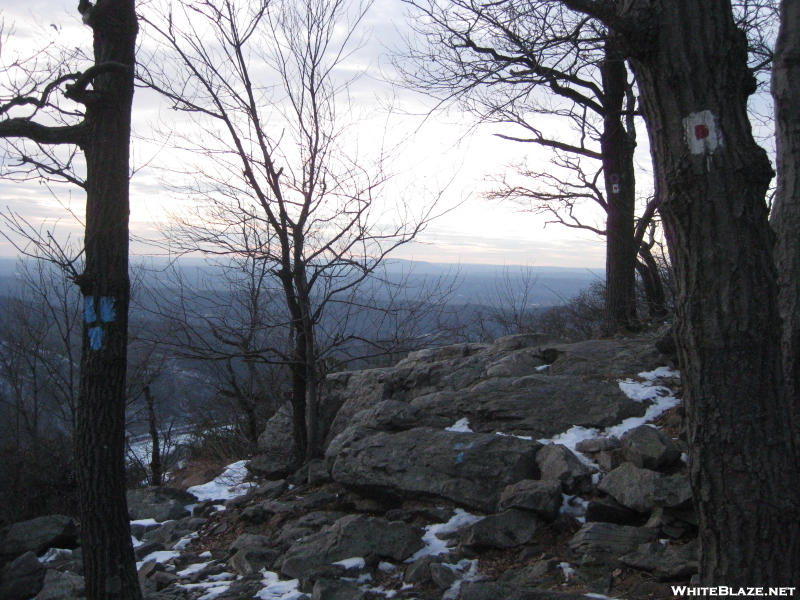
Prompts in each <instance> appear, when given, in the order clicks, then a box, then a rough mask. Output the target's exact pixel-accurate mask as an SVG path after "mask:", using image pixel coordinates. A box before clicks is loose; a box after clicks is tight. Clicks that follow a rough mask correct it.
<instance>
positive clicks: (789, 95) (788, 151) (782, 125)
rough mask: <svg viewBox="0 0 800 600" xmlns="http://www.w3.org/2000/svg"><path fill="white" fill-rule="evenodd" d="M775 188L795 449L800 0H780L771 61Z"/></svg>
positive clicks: (799, 419)
mask: <svg viewBox="0 0 800 600" xmlns="http://www.w3.org/2000/svg"><path fill="white" fill-rule="evenodd" d="M772 95H773V98H774V100H775V142H776V145H777V156H778V160H777V170H778V188H777V191H776V193H775V203H774V205H773V208H772V215H771V217H770V221H771V223H772V226H773V229H774V230H775V233H776V244H775V263H776V265H777V267H778V275H779V277H780V279H779V286H780V294H779V305H780V314H781V318H782V319H783V369H784V377H785V379H786V391H787V394H788V395H789V399H790V401H791V402H792V405H793V410H794V425H795V443H796V447H797V448H798V449H799V450H800V3H798V2H790V1H787V0H783V1H782V2H781V26H780V31H779V33H778V40H777V42H776V44H775V55H774V58H773V66H772Z"/></svg>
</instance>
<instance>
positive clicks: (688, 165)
mask: <svg viewBox="0 0 800 600" xmlns="http://www.w3.org/2000/svg"><path fill="white" fill-rule="evenodd" d="M569 4H570V5H573V6H577V5H583V6H590V5H594V4H595V3H592V2H584V1H583V0H580V1H573V0H569ZM626 9H627V11H628V12H627V14H621V15H618V17H619V19H621V20H617V19H614V20H615V21H617V23H618V24H619V26H620V27H621V29H622V30H624V31H626V38H627V41H628V43H629V48H630V51H631V55H632V61H633V64H634V68H635V72H636V76H637V81H638V84H639V87H640V91H641V97H642V109H643V112H644V116H645V120H646V122H647V125H648V133H649V136H650V145H651V149H652V153H653V158H654V165H655V179H656V189H657V190H659V193H660V194H662V193H663V196H662V197H663V202H662V204H661V206H660V212H661V216H662V219H663V222H664V229H665V234H666V237H667V242H668V245H669V249H670V255H671V257H672V260H673V262H674V265H675V271H676V276H677V294H678V297H677V339H678V345H679V353H680V360H681V365H684V366H685V368H684V371H683V377H684V382H685V388H684V389H685V404H686V411H687V419H688V433H689V442H690V447H691V451H690V472H691V480H692V487H693V490H694V497H695V502H696V505H697V508H698V511H699V519H700V534H701V536H700V537H701V556H700V573H701V580H702V583H703V585H729V586H763V585H771V586H791V585H795V586H796V585H798V580H799V579H800V570H798V569H797V565H798V564H800V512H799V511H798V496H797V489H798V475H797V473H798V470H797V461H796V458H795V453H794V452H792V451H790V450H788V449H790V448H792V444H793V439H792V435H791V427H790V411H789V405H788V402H787V401H786V398H785V394H784V393H783V387H782V386H783V377H782V373H781V368H780V364H781V359H780V350H781V349H780V320H779V317H778V311H777V294H778V289H777V283H776V282H777V274H776V270H775V266H774V264H773V257H772V251H771V249H772V243H773V235H772V232H771V231H770V229H769V225H768V222H767V206H766V203H765V200H764V198H765V193H766V190H767V186H768V184H769V181H770V179H771V177H772V170H771V168H770V164H769V160H768V159H767V156H766V153H765V152H764V150H763V149H761V148H760V147H759V146H758V145H757V144H756V143H755V141H754V140H753V137H752V133H751V128H750V123H749V120H748V115H747V107H746V103H747V97H748V96H749V95H750V94H751V93H752V92H753V91H754V90H755V80H754V78H753V76H752V74H751V73H750V72H749V70H748V69H747V54H746V40H745V36H744V34H743V33H742V32H741V31H739V30H738V29H737V28H736V27H735V25H734V21H733V17H732V13H731V6H730V3H729V2H728V1H726V0H682V1H681V2H653V3H651V2H644V1H641V2H632V3H628V4H626Z"/></svg>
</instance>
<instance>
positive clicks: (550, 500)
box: [499, 479, 562, 521]
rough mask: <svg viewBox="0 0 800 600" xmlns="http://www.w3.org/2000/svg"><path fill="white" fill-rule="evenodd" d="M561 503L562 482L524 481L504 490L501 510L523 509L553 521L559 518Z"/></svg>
mask: <svg viewBox="0 0 800 600" xmlns="http://www.w3.org/2000/svg"><path fill="white" fill-rule="evenodd" d="M561 503H562V495H561V483H560V482H558V481H536V480H533V479H524V480H522V481H519V482H517V483H515V484H512V485H509V486H507V487H506V489H504V490H503V493H502V494H501V495H500V504H499V508H500V509H507V508H521V509H524V510H529V511H532V512H535V513H536V514H537V515H539V516H540V517H542V518H544V519H546V520H548V521H552V520H553V519H555V518H556V517H557V516H558V512H559V510H560V509H561Z"/></svg>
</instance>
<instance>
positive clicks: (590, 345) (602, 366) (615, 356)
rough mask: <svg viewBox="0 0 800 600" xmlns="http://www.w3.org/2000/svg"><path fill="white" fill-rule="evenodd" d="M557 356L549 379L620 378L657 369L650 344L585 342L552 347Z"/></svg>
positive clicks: (658, 353)
mask: <svg viewBox="0 0 800 600" xmlns="http://www.w3.org/2000/svg"><path fill="white" fill-rule="evenodd" d="M554 348H555V349H557V350H558V351H559V352H560V354H559V356H558V359H557V360H556V361H555V362H554V363H553V364H552V366H551V367H550V372H551V373H552V374H553V375H602V376H604V377H607V376H613V377H623V376H630V375H636V374H637V373H640V372H642V371H652V370H654V369H656V368H657V367H659V366H661V364H662V363H661V362H660V360H659V355H660V352H659V351H658V350H657V349H656V348H655V346H654V345H653V342H652V341H650V340H641V339H635V340H589V341H586V342H578V343H575V344H563V345H556V346H554Z"/></svg>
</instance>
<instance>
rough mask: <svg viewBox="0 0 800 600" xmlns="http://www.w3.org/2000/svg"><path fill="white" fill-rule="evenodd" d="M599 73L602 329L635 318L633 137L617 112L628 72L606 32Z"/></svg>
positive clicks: (611, 328)
mask: <svg viewBox="0 0 800 600" xmlns="http://www.w3.org/2000/svg"><path fill="white" fill-rule="evenodd" d="M601 72H602V76H603V94H604V95H603V108H604V109H605V115H604V117H603V135H602V138H601V140H600V145H601V149H602V155H603V174H604V177H605V188H606V298H605V313H606V315H605V317H606V329H607V332H606V333H613V332H614V331H616V330H617V329H619V328H621V327H628V326H631V325H633V324H634V322H635V320H636V254H637V251H638V247H637V244H636V240H635V231H636V226H635V223H634V213H635V210H636V179H635V173H634V168H633V152H634V150H635V148H636V142H635V140H633V139H631V136H630V135H629V132H628V131H626V129H625V126H624V122H623V118H622V110H623V105H624V101H625V92H626V91H627V86H628V70H627V68H626V66H625V55H624V54H623V52H622V50H621V47H620V39H619V36H616V35H614V34H613V33H609V34H608V36H607V38H606V42H605V60H604V61H603V64H602V68H601Z"/></svg>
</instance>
